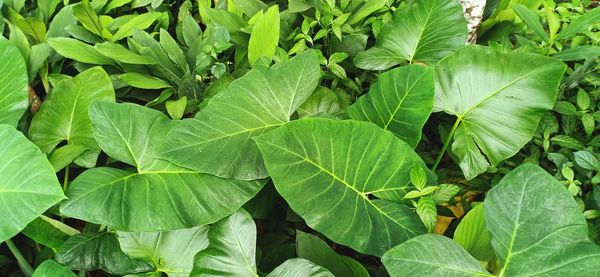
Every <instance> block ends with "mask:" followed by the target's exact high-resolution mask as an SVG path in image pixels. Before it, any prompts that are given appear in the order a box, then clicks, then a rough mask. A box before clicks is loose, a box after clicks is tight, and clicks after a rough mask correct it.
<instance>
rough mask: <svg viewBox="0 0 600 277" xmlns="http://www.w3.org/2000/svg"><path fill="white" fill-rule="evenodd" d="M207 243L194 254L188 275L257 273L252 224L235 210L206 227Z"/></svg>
mask: <svg viewBox="0 0 600 277" xmlns="http://www.w3.org/2000/svg"><path fill="white" fill-rule="evenodd" d="M208 241H209V247H208V248H206V249H204V250H202V251H200V252H199V253H198V254H196V258H195V260H194V270H193V271H192V274H191V275H192V276H205V275H211V276H258V273H257V271H256V226H255V225H254V221H253V220H252V217H251V216H250V214H249V213H248V212H246V211H244V210H243V209H242V210H239V211H237V212H236V213H234V214H232V215H231V216H229V217H227V218H224V219H222V220H221V221H219V222H217V223H215V224H213V225H212V226H211V227H210V229H209V230H208Z"/></svg>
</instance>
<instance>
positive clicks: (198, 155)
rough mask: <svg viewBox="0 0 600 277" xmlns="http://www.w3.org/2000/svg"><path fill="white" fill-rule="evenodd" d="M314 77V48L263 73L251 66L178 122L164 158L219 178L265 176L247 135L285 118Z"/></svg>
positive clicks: (314, 82)
mask: <svg viewBox="0 0 600 277" xmlns="http://www.w3.org/2000/svg"><path fill="white" fill-rule="evenodd" d="M319 77H320V69H319V61H318V59H317V55H316V54H315V52H314V51H305V52H304V53H302V54H299V55H298V56H296V57H294V58H292V59H290V60H289V61H286V62H282V63H279V64H276V65H275V66H273V67H272V68H271V69H269V70H267V71H263V70H260V69H254V70H251V71H250V72H248V73H247V74H246V75H244V77H242V78H240V79H238V80H236V81H234V82H232V83H231V84H230V85H229V86H228V87H227V89H226V90H225V91H222V92H220V93H219V94H217V95H216V96H215V97H213V98H212V99H211V100H210V102H209V104H208V106H207V107H206V108H205V109H204V110H203V111H200V112H199V113H198V114H197V115H196V117H195V118H194V119H187V120H182V121H181V122H180V123H178V124H177V125H176V126H175V127H174V128H173V129H172V130H171V132H169V134H168V135H167V138H166V140H165V144H164V145H163V148H162V149H163V151H164V154H163V156H164V157H165V158H166V159H168V160H169V161H171V162H173V163H174V164H177V165H179V166H183V167H186V168H190V169H194V170H197V171H199V172H203V173H208V174H213V175H216V176H219V177H223V178H230V177H233V178H236V179H241V180H255V179H260V178H265V177H267V176H268V174H267V172H266V170H265V168H264V165H263V161H262V158H261V156H260V153H259V152H258V149H257V148H256V144H255V143H254V142H253V141H252V139H251V138H252V137H254V136H256V135H260V134H262V133H264V132H267V131H269V130H272V129H274V128H277V127H279V126H281V125H283V124H285V123H286V122H288V121H289V120H290V116H291V115H292V114H293V113H294V112H295V111H296V110H297V109H298V107H299V106H300V105H301V104H302V103H304V101H305V100H306V99H307V98H308V97H309V96H310V94H311V93H312V92H313V91H314V90H315V88H316V87H317V84H318V81H319ZM207 157H210V158H207Z"/></svg>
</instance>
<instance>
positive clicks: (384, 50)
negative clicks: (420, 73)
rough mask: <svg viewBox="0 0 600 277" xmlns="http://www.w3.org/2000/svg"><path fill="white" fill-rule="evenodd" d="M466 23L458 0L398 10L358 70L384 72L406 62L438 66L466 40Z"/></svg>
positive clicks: (421, 2) (420, 0)
mask: <svg viewBox="0 0 600 277" xmlns="http://www.w3.org/2000/svg"><path fill="white" fill-rule="evenodd" d="M467 32H468V31H467V20H466V19H465V17H464V15H463V8H462V5H461V4H460V2H459V1H457V0H413V1H411V2H410V3H409V4H408V7H402V8H399V9H398V10H397V11H396V12H395V13H394V15H393V17H392V19H391V20H390V21H389V22H388V23H386V24H385V25H384V26H383V27H382V28H381V32H380V33H379V35H378V37H377V43H376V44H375V47H373V48H370V49H368V50H366V51H363V52H360V53H359V54H358V55H357V56H356V58H355V59H354V63H355V64H356V66H357V67H359V68H362V69H368V70H385V69H388V68H390V67H392V66H395V65H398V64H400V63H403V62H409V63H415V62H420V63H425V64H435V63H436V62H438V61H439V60H441V59H442V58H444V57H445V56H447V55H448V54H450V53H451V52H452V51H454V50H456V49H458V48H460V47H461V46H463V45H464V44H465V41H466V40H467Z"/></svg>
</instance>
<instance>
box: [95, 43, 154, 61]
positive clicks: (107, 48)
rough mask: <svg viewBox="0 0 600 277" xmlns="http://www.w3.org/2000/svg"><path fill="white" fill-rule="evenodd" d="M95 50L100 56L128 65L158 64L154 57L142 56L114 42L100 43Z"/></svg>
mask: <svg viewBox="0 0 600 277" xmlns="http://www.w3.org/2000/svg"><path fill="white" fill-rule="evenodd" d="M94 48H95V49H96V50H97V51H98V52H100V54H102V55H104V56H106V57H109V58H111V59H113V60H115V61H118V62H121V63H128V64H156V62H155V61H154V59H152V57H148V56H144V55H140V54H137V53H134V52H132V51H130V50H129V49H127V48H125V47H123V46H121V45H119V44H116V43H114V42H109V41H107V42H103V43H98V44H96V45H95V46H94Z"/></svg>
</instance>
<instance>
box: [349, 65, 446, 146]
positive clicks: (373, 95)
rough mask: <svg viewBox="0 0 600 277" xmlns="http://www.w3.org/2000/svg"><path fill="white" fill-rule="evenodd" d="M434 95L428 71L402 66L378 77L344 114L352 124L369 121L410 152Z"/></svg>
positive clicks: (418, 137) (422, 67)
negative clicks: (399, 140)
mask: <svg viewBox="0 0 600 277" xmlns="http://www.w3.org/2000/svg"><path fill="white" fill-rule="evenodd" d="M434 93H435V88H434V82H433V70H432V69H431V68H428V67H424V66H419V65H408V66H403V67H399V68H396V69H392V70H390V71H387V72H385V73H383V74H381V75H379V78H377V82H376V83H375V84H373V85H372V86H371V88H370V89H369V92H368V93H367V94H366V95H365V96H362V97H361V98H359V99H358V100H357V101H356V103H354V104H353V105H352V106H350V107H349V108H348V111H347V113H348V114H349V115H350V117H351V118H353V119H355V120H364V121H370V122H373V123H375V124H377V126H379V127H381V128H383V129H386V130H389V131H391V132H392V133H394V134H395V135H397V136H398V137H399V138H401V139H402V140H404V141H405V142H406V143H408V144H410V146H412V147H413V148H414V147H416V146H417V144H418V143H419V140H420V139H421V129H422V128H423V126H424V125H425V122H426V121H427V119H428V118H429V116H430V115H431V112H432V111H433V99H434Z"/></svg>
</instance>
